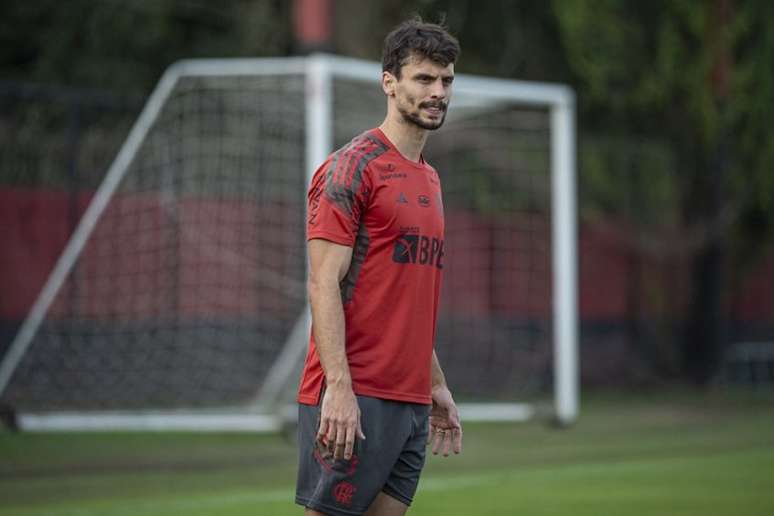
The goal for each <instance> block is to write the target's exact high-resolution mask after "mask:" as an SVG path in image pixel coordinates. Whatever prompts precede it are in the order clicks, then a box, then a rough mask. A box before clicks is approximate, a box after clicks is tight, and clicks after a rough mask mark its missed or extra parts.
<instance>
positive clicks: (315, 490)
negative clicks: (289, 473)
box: [296, 396, 430, 516]
mask: <svg viewBox="0 0 774 516" xmlns="http://www.w3.org/2000/svg"><path fill="white" fill-rule="evenodd" d="M357 401H358V405H359V406H360V412H361V415H360V424H361V426H362V427H363V433H364V434H365V436H366V439H365V441H363V440H360V439H357V440H356V442H355V448H354V453H353V454H352V458H351V459H350V460H348V461H347V460H344V459H339V460H335V461H334V460H333V457H332V456H331V454H330V453H329V452H328V451H327V449H325V448H324V447H321V446H319V445H318V444H317V440H316V436H317V430H318V428H319V425H320V407H319V405H318V406H316V407H315V406H311V405H299V406H298V444H299V453H300V456H299V467H298V481H297V483H296V503H297V504H299V505H303V506H304V507H309V508H310V509H314V510H317V511H320V512H323V513H325V514H328V515H330V516H352V515H360V514H363V513H365V512H366V511H367V510H368V507H369V506H370V505H371V502H373V500H374V498H376V495H378V494H379V493H380V492H382V491H383V492H384V493H385V494H387V495H389V496H392V497H393V498H395V499H396V500H398V501H400V502H402V503H404V504H406V505H411V500H412V499H413V497H414V493H415V492H416V490H417V484H418V483H419V474H420V472H421V471H422V467H423V466H424V464H425V443H426V442H427V431H428V420H427V417H428V415H429V412H430V406H429V405H419V404H415V403H405V402H399V401H390V400H382V399H378V398H369V397H367V396H357Z"/></svg>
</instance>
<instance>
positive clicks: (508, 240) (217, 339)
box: [0, 55, 579, 430]
mask: <svg viewBox="0 0 774 516" xmlns="http://www.w3.org/2000/svg"><path fill="white" fill-rule="evenodd" d="M380 74H381V67H380V65H379V64H378V63H371V62H365V61H359V60H354V59H347V58H341V57H334V56H330V55H313V56H310V57H296V58H284V59H224V60H220V59H219V60H190V61H182V62H179V63H176V64H175V65H173V66H172V67H170V68H169V69H168V70H167V72H166V73H165V74H164V76H163V77H162V79H161V81H160V83H159V85H158V86H157V87H156V89H155V91H154V92H153V94H152V95H151V96H150V98H149V100H148V102H147V104H146V106H145V108H144V109H143V111H142V113H141V115H140V117H139V119H138V120H137V122H136V124H135V125H134V127H133V129H132V130H131V132H130V134H129V136H128V138H127V140H126V142H125V143H124V145H123V147H122V148H121V150H120V152H119V154H118V156H117V157H116V158H115V161H114V162H113V164H112V165H111V167H110V169H109V170H108V172H107V174H106V177H105V179H104V182H103V183H102V184H101V186H100V187H99V189H98V190H97V191H96V192H95V193H94V195H93V198H92V201H91V203H90V205H89V206H88V209H87V210H86V211H85V213H84V214H83V216H82V219H81V221H80V223H79V225H78V227H77V230H76V231H75V232H74V234H73V236H72V238H71V239H70V241H69V242H68V244H67V246H66V248H65V250H64V252H63V253H62V255H61V257H60V259H59V261H58V263H57V264H56V267H55V269H54V270H53V272H52V273H51V275H50V277H49V279H48V281H47V283H46V285H45V287H44V289H43V290H42V292H41V294H40V296H39V297H38V299H37V300H36V302H35V304H34V306H33V308H32V309H31V311H30V313H29V315H28V317H27V318H26V320H25V322H24V324H23V325H22V327H21V329H20V331H19V333H18V335H17V336H16V337H15V339H14V341H13V342H12V343H11V345H10V347H9V348H8V351H7V352H6V354H5V356H4V357H2V362H0V403H2V404H3V405H6V406H10V407H12V408H13V410H14V411H15V412H16V413H17V418H18V423H19V425H20V427H21V428H22V429H30V430H42V429H74V428H81V429H89V428H92V429H109V428H123V429H165V428H167V429H190V430H275V429H277V428H279V426H280V425H281V424H282V421H283V417H284V416H283V413H284V412H285V411H286V407H287V406H288V404H290V403H292V400H293V396H294V392H295V388H296V385H297V381H298V374H299V371H300V368H301V364H302V361H303V358H304V355H305V352H306V346H307V341H308V334H309V324H310V318H309V310H308V306H307V303H306V299H305V298H306V296H305V277H306V256H305V238H304V230H305V224H304V211H305V193H306V186H307V184H308V181H309V179H310V177H311V174H312V172H313V171H314V169H315V168H316V167H317V166H318V165H319V164H320V163H321V162H322V161H323V160H324V159H325V157H326V156H327V154H328V153H329V152H331V151H332V150H334V149H335V148H337V147H338V146H340V145H342V144H344V143H346V142H347V141H348V140H349V139H351V138H352V137H353V136H355V135H357V134H359V133H361V132H362V131H364V130H366V129H369V128H371V127H374V126H376V125H378V124H379V123H380V122H381V120H382V119H383V117H384V113H385V99H384V96H383V93H382V91H381V88H380V83H379V78H380ZM574 131H575V130H574V95H573V93H572V91H571V90H570V89H569V88H567V87H565V86H560V85H549V84H536V83H526V82H520V81H511V80H502V79H491V78H484V77H474V76H467V75H464V74H458V76H457V78H456V80H455V83H454V94H453V98H452V101H451V107H450V110H449V115H448V117H447V121H446V123H445V125H444V127H443V128H442V129H440V130H439V131H436V132H435V133H433V134H432V135H431V137H430V139H429V141H428V145H427V148H426V152H425V156H426V158H427V160H428V161H429V162H430V163H432V164H433V165H434V166H435V168H436V169H438V171H439V174H440V175H441V178H442V185H443V189H444V205H445V216H446V243H447V247H448V249H447V251H446V255H445V269H446V270H445V272H444V286H443V289H442V301H441V311H440V313H439V319H438V331H437V340H436V349H437V352H438V355H439V358H440V360H441V363H442V365H443V367H444V369H445V372H446V375H447V378H448V380H449V383H450V386H451V388H452V391H453V393H454V394H455V397H456V398H457V400H458V402H460V404H461V410H462V412H463V414H462V415H463V418H464V419H467V420H471V419H493V420H498V419H524V418H528V417H530V416H532V415H534V414H536V413H541V412H540V411H541V410H543V409H545V410H550V412H551V413H552V414H554V415H555V417H556V419H557V420H558V421H559V422H560V423H563V424H568V423H571V422H572V421H574V420H575V418H576V417H577V414H578V404H579V401H578V400H579V394H578V361H577V328H578V323H577V308H576V262H577V253H576V202H575V201H576V194H575V132H574Z"/></svg>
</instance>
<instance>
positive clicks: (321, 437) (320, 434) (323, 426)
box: [317, 419, 328, 445]
mask: <svg viewBox="0 0 774 516" xmlns="http://www.w3.org/2000/svg"><path fill="white" fill-rule="evenodd" d="M327 433H328V420H327V419H323V420H322V421H320V427H319V428H318V429H317V440H318V441H319V442H320V443H321V444H323V445H327V444H328V443H327V442H326V437H325V435H326V434H327Z"/></svg>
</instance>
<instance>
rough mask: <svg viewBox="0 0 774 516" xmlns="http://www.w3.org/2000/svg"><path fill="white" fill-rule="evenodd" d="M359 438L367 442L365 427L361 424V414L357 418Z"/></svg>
mask: <svg viewBox="0 0 774 516" xmlns="http://www.w3.org/2000/svg"><path fill="white" fill-rule="evenodd" d="M357 436H358V438H360V439H363V440H364V441H365V434H364V433H363V426H362V425H361V424H360V414H358V416H357Z"/></svg>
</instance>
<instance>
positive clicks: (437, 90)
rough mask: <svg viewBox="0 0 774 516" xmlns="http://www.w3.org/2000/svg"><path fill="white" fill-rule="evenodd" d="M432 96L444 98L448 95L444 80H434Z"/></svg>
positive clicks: (431, 90)
mask: <svg viewBox="0 0 774 516" xmlns="http://www.w3.org/2000/svg"><path fill="white" fill-rule="evenodd" d="M430 96H431V97H433V98H434V99H442V98H444V97H446V88H444V87H443V81H442V80H440V79H439V80H437V81H434V82H433V84H432V86H431V89H430Z"/></svg>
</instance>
